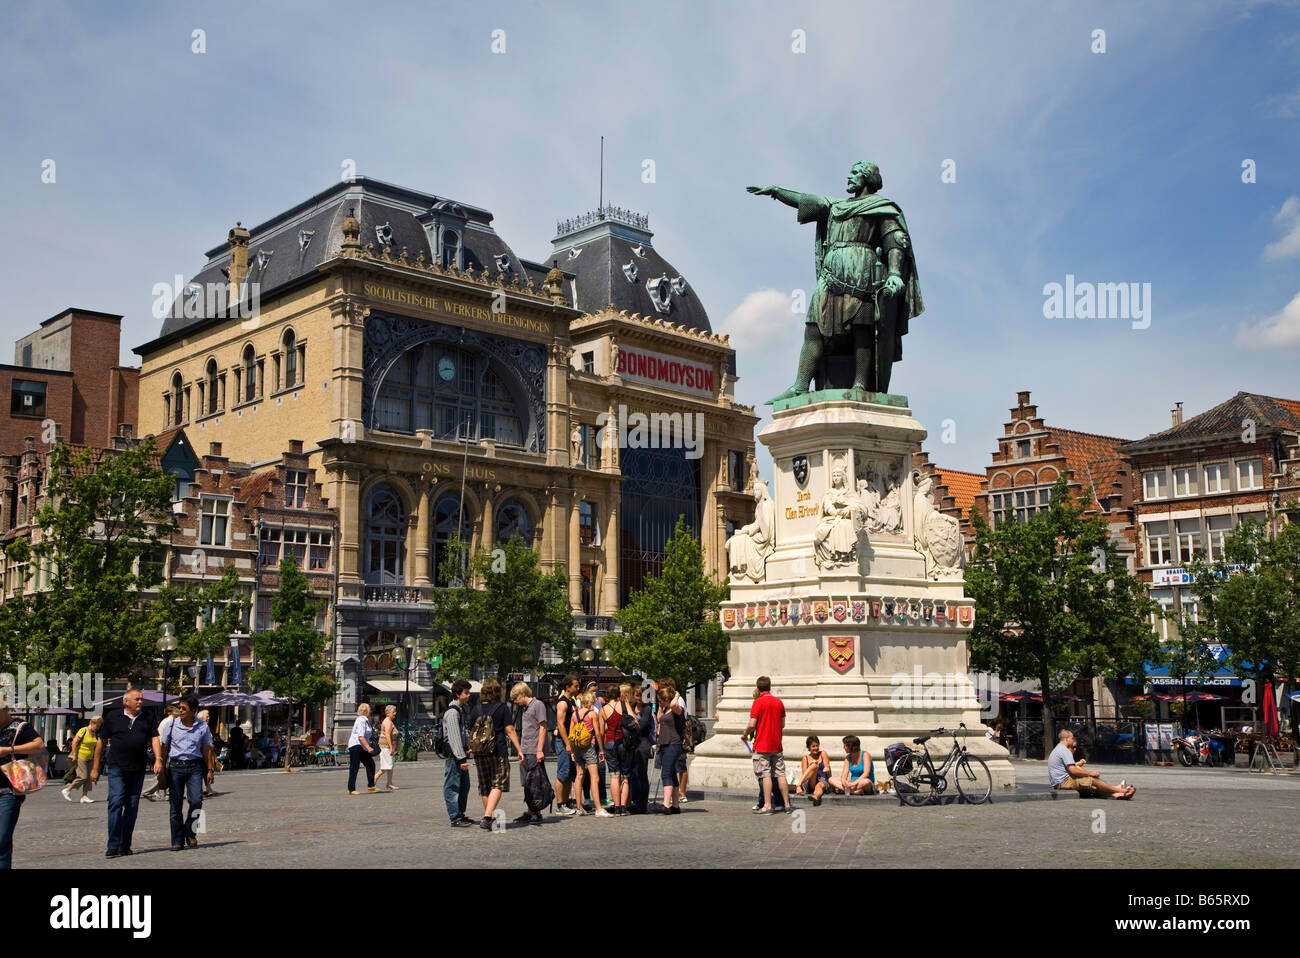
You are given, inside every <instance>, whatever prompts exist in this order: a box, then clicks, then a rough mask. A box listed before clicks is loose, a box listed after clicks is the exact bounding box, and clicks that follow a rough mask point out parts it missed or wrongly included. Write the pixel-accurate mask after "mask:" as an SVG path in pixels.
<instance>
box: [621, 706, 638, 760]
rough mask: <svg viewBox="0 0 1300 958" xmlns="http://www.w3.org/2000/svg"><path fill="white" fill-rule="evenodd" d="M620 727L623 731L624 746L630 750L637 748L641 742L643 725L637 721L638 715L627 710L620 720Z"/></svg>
mask: <svg viewBox="0 0 1300 958" xmlns="http://www.w3.org/2000/svg"><path fill="white" fill-rule="evenodd" d="M618 727H619V730H620V731H621V732H622V733H623V748H625V749H626V750H627V751H629V752H631V751H633V750H635V749H636V747H637V746H638V745H640V744H641V726H640V725H639V724H638V723H637V720H636V716H635V715H633V714H632V713H631V712H627V711H625V712H624V713H623V716H622V718H620V719H619V720H618Z"/></svg>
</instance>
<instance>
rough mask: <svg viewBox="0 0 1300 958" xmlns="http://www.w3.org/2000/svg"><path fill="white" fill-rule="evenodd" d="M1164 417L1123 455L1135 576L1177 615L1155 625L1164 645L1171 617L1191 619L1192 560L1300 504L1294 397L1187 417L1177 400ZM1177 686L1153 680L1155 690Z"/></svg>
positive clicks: (1234, 403) (1166, 679) (1299, 438)
mask: <svg viewBox="0 0 1300 958" xmlns="http://www.w3.org/2000/svg"><path fill="white" fill-rule="evenodd" d="M1171 419H1172V422H1171V425H1170V427H1169V428H1168V429H1165V430H1163V431H1162V432H1158V433H1152V434H1151V435H1149V436H1147V437H1145V438H1144V439H1139V440H1137V441H1135V442H1130V443H1126V444H1125V445H1124V446H1123V447H1122V449H1121V451H1122V453H1123V454H1124V455H1125V456H1126V457H1127V458H1128V459H1129V461H1130V462H1131V463H1132V470H1133V475H1134V477H1135V482H1134V486H1135V490H1136V493H1137V495H1136V501H1135V513H1136V514H1135V518H1136V524H1137V526H1138V528H1139V530H1140V533H1139V536H1138V543H1139V550H1138V553H1137V567H1136V570H1137V574H1138V576H1139V577H1140V578H1141V579H1142V580H1143V581H1144V582H1146V583H1148V586H1149V588H1150V594H1151V598H1152V599H1154V600H1155V601H1156V602H1157V603H1159V605H1160V607H1161V609H1162V610H1164V612H1166V613H1176V614H1175V615H1171V616H1167V617H1154V616H1153V618H1152V627H1153V628H1154V629H1155V630H1156V631H1157V633H1159V634H1160V635H1161V637H1162V638H1164V639H1166V640H1167V639H1169V638H1171V637H1176V636H1177V632H1178V615H1177V614H1181V615H1182V616H1184V617H1187V618H1191V619H1192V620H1193V621H1195V619H1196V617H1197V616H1198V609H1197V604H1196V600H1195V598H1194V597H1193V596H1192V594H1191V593H1190V591H1189V590H1186V589H1185V588H1184V586H1186V585H1187V584H1188V582H1189V581H1190V577H1189V576H1188V575H1187V573H1186V570H1185V569H1184V568H1183V567H1184V566H1185V564H1186V563H1187V562H1188V561H1189V560H1190V559H1191V558H1192V556H1193V555H1196V554H1198V553H1201V554H1203V555H1204V556H1205V558H1207V559H1209V560H1215V559H1217V558H1219V557H1220V555H1221V554H1222V549H1223V540H1224V538H1225V537H1226V536H1227V535H1228V534H1229V533H1230V532H1231V531H1232V530H1233V529H1235V528H1236V527H1237V526H1239V525H1240V524H1241V523H1242V522H1243V521H1244V520H1246V519H1247V518H1252V519H1255V520H1258V521H1260V522H1263V523H1267V524H1269V525H1272V524H1274V523H1280V522H1285V521H1288V515H1287V512H1286V508H1285V507H1286V505H1287V503H1288V502H1289V501H1291V500H1293V499H1296V498H1300V400H1294V399H1278V398H1275V397H1271V396H1261V395H1257V394H1255V393H1248V392H1239V393H1237V394H1236V395H1235V396H1233V397H1232V398H1231V399H1228V400H1227V401H1225V402H1222V403H1220V404H1219V405H1217V406H1215V407H1214V408H1212V409H1209V410H1207V411H1206V412H1203V413H1201V414H1200V415H1198V416H1194V417H1192V418H1190V419H1184V418H1183V410H1182V403H1179V404H1178V405H1177V406H1176V407H1175V408H1174V410H1173V411H1172V414H1171ZM1181 681H1182V677H1181V676H1168V675H1162V674H1160V673H1159V672H1157V673H1156V674H1155V675H1153V676H1152V683H1153V684H1156V685H1160V684H1175V683H1179V682H1181ZM1208 684H1211V685H1215V686H1219V688H1216V690H1215V691H1217V692H1220V693H1221V694H1222V693H1223V692H1224V690H1231V689H1237V688H1239V686H1240V684H1241V682H1240V679H1239V678H1238V677H1237V676H1235V675H1230V674H1228V671H1227V670H1226V669H1224V670H1221V674H1219V675H1217V676H1215V677H1214V679H1213V680H1212V681H1211V682H1210V683H1208ZM1228 694H1229V695H1230V696H1231V695H1232V693H1228Z"/></svg>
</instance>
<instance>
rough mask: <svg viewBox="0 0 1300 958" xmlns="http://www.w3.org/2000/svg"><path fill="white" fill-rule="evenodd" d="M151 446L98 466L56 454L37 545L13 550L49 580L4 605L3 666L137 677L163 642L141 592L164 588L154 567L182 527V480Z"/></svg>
mask: <svg viewBox="0 0 1300 958" xmlns="http://www.w3.org/2000/svg"><path fill="white" fill-rule="evenodd" d="M156 458H157V456H156V451H155V448H154V443H153V440H152V438H150V439H146V440H144V441H143V442H141V443H139V444H137V445H134V446H130V447H127V448H125V449H121V450H108V451H104V452H102V453H101V454H100V457H99V459H98V460H97V461H96V459H95V458H94V454H92V451H91V450H89V449H83V450H79V451H75V452H74V451H73V450H71V449H69V448H68V447H67V446H65V445H62V444H59V445H56V446H54V448H53V449H52V450H51V453H50V458H49V475H48V476H47V477H46V482H47V486H46V490H45V492H46V499H45V502H44V503H43V504H42V506H41V507H40V508H39V509H37V510H36V511H35V514H34V515H33V517H32V524H33V526H34V527H35V534H34V536H33V537H32V541H30V542H29V541H28V540H26V539H19V540H16V541H14V542H13V543H11V544H10V546H9V547H8V550H7V553H8V557H9V560H10V561H11V562H20V563H27V568H26V575H27V576H28V579H29V581H30V579H31V577H33V576H34V575H36V573H37V570H42V571H43V573H44V575H45V576H46V577H47V579H46V580H45V581H39V582H38V585H39V586H40V588H38V589H37V590H36V591H35V592H33V593H32V594H30V595H23V596H15V597H14V598H13V599H10V600H9V601H7V602H5V603H4V604H3V605H2V606H0V635H2V636H3V637H4V641H5V644H6V648H5V649H4V654H5V657H6V658H7V659H9V660H11V661H22V662H24V663H25V664H27V666H28V667H29V668H32V669H41V670H43V671H46V672H102V673H104V674H106V675H110V676H114V677H139V676H140V675H142V674H143V673H144V670H145V669H146V668H148V667H149V665H150V664H151V663H152V661H153V659H154V658H155V655H156V643H157V638H158V633H157V630H156V628H154V626H153V621H152V618H151V616H150V615H149V614H148V612H147V610H146V609H144V608H143V607H142V605H141V603H140V593H141V591H143V590H146V589H149V588H152V587H153V586H155V585H157V583H158V582H159V581H160V580H161V577H162V575H161V573H162V570H161V568H160V566H159V565H157V564H156V563H154V562H153V561H151V559H152V557H153V555H154V553H155V552H156V551H157V550H158V549H159V547H160V546H162V545H163V544H165V543H166V542H167V541H168V539H169V537H170V534H171V532H172V529H173V527H174V525H173V520H172V516H171V503H172V498H171V494H172V489H173V488H174V480H173V479H172V477H171V476H168V475H167V474H166V473H164V472H163V471H162V469H161V468H159V466H158V465H157V464H156V462H155V460H156Z"/></svg>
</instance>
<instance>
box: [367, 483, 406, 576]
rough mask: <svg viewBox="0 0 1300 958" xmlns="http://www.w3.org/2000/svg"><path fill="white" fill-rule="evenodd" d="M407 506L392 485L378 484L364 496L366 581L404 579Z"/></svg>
mask: <svg viewBox="0 0 1300 958" xmlns="http://www.w3.org/2000/svg"><path fill="white" fill-rule="evenodd" d="M406 526H407V521H406V506H405V505H403V504H402V497H401V496H399V495H398V494H397V493H396V491H394V489H393V487H392V486H389V485H378V486H376V487H375V488H374V489H373V490H371V493H370V495H369V496H367V497H366V569H365V575H366V583H367V584H368V585H402V584H403V583H404V582H405V581H406Z"/></svg>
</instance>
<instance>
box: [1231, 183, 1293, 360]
mask: <svg viewBox="0 0 1300 958" xmlns="http://www.w3.org/2000/svg"><path fill="white" fill-rule="evenodd" d="M1291 199H1295V197H1292V198H1291ZM1287 202H1288V203H1289V202H1291V201H1290V200H1288V201H1287ZM1296 344H1300V293H1296V294H1295V296H1294V297H1293V298H1292V300H1291V302H1289V303H1287V304H1286V305H1285V306H1284V307H1282V311H1281V312H1279V313H1274V314H1273V315H1272V316H1269V317H1268V318H1267V319H1262V320H1260V321H1259V322H1258V323H1255V324H1254V325H1251V326H1244V327H1242V328H1241V330H1240V331H1239V332H1238V333H1237V345H1238V346H1245V347H1246V348H1247V349H1266V348H1268V347H1270V346H1293V345H1296Z"/></svg>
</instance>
